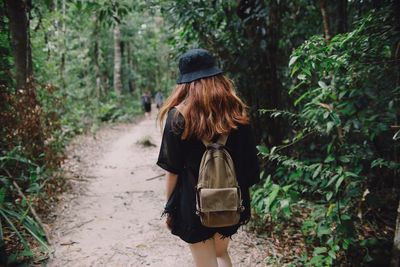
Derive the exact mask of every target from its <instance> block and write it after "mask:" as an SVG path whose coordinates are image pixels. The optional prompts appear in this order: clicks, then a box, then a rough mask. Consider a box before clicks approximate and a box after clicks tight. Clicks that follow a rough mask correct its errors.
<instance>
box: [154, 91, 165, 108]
mask: <svg viewBox="0 0 400 267" xmlns="http://www.w3.org/2000/svg"><path fill="white" fill-rule="evenodd" d="M155 101H156V105H157V108H158V110H160V108H161V107H162V105H163V104H164V95H163V93H162V92H161V90H158V92H157V94H156V97H155Z"/></svg>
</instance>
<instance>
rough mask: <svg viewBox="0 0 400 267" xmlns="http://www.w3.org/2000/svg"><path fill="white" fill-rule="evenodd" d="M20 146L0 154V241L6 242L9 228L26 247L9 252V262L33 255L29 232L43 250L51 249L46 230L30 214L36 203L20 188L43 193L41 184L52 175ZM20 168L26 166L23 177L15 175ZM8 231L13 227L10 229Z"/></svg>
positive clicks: (23, 168)
mask: <svg viewBox="0 0 400 267" xmlns="http://www.w3.org/2000/svg"><path fill="white" fill-rule="evenodd" d="M18 150H19V148H16V149H14V150H12V151H10V152H8V153H6V154H0V185H1V187H0V221H1V234H0V237H1V240H0V242H1V244H4V238H5V237H4V232H5V230H7V229H9V230H10V231H11V232H14V233H15V234H16V236H17V237H18V238H19V240H20V242H21V243H22V245H23V250H22V251H19V250H15V251H14V252H13V253H12V254H11V255H10V256H9V259H8V261H9V262H8V263H9V264H11V263H14V262H15V261H19V260H21V257H22V258H23V257H31V256H33V252H32V248H31V246H30V245H29V242H28V241H27V236H31V238H34V239H36V240H37V242H38V243H39V245H40V248H41V250H42V251H43V252H49V251H50V249H49V247H48V244H47V242H46V239H45V234H44V232H43V230H42V229H41V227H40V226H39V225H38V223H37V222H36V221H35V220H34V219H32V218H31V217H30V216H29V213H30V211H29V208H30V205H32V204H31V200H30V199H27V198H25V196H22V195H21V194H20V192H19V190H20V189H19V188H21V187H22V188H25V190H24V191H25V193H26V194H29V195H30V198H32V197H34V196H39V194H40V193H41V192H40V191H41V188H42V186H43V184H44V183H45V181H46V180H47V179H48V177H47V176H46V174H45V173H44V169H43V167H40V166H39V165H37V164H35V163H34V162H32V161H31V160H29V159H27V158H24V157H21V156H20V154H21V151H18ZM16 169H20V170H24V171H23V172H22V174H21V175H20V176H19V177H14V176H13V175H12V173H13V172H15V170H16ZM3 173H4V174H5V175H3ZM17 186H18V187H19V188H17ZM22 229H23V230H24V231H22ZM8 234H9V231H7V235H8ZM7 238H9V237H7Z"/></svg>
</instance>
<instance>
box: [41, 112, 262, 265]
mask: <svg viewBox="0 0 400 267" xmlns="http://www.w3.org/2000/svg"><path fill="white" fill-rule="evenodd" d="M154 113H155V112H154V111H153V114H152V116H151V117H149V118H141V119H140V120H137V121H136V122H135V123H131V124H119V125H111V126H107V127H104V128H103V129H101V130H100V131H99V132H98V133H96V135H95V136H93V135H82V136H79V137H77V138H76V139H75V140H74V142H72V144H71V145H70V147H69V148H68V151H67V156H68V158H67V160H66V161H65V164H64V167H63V168H64V171H65V172H66V174H68V175H67V179H68V183H69V184H70V189H69V190H68V191H67V192H66V193H64V194H63V195H62V196H61V201H60V202H59V205H58V207H57V208H56V210H55V211H53V212H52V215H53V217H55V218H56V219H55V221H54V222H53V223H52V226H51V241H52V245H53V248H54V254H53V256H52V258H51V259H50V260H49V262H48V263H47V266H65V267H66V266H135V267H136V266H154V267H158V266H160V267H161V266H162V267H174V266H185V267H186V266H193V261H192V259H191V254H190V250H189V248H188V246H187V244H186V243H185V242H183V241H181V240H180V239H179V238H178V237H176V236H173V235H171V234H170V233H169V231H168V229H167V228H166V226H165V224H164V220H163V219H161V218H160V215H161V212H162V209H163V204H164V183H165V180H164V176H163V175H162V174H163V173H164V171H163V170H162V169H161V168H159V167H158V166H156V164H155V162H156V160H157V156H158V150H159V144H160V142H161V132H160V129H159V128H157V127H156V121H155V114H154ZM146 140H147V141H151V143H152V144H154V145H150V146H149V144H148V145H147V146H145V145H144V143H145V142H144V141H146ZM265 242H266V239H264V238H261V237H256V235H255V234H253V233H252V232H250V231H247V230H246V229H241V230H240V231H239V232H238V234H236V235H234V237H233V241H232V242H231V246H230V254H231V257H232V260H233V264H234V266H235V267H239V266H243V267H249V266H256V267H258V266H266V265H265V261H264V259H266V257H267V256H268V251H267V249H266V244H265ZM261 248H263V249H261Z"/></svg>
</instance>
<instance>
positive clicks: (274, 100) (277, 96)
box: [267, 0, 283, 145]
mask: <svg viewBox="0 0 400 267" xmlns="http://www.w3.org/2000/svg"><path fill="white" fill-rule="evenodd" d="M278 2H279V1H276V0H272V1H270V4H269V16H268V19H269V21H268V33H269V42H268V45H267V49H268V60H267V62H268V66H269V70H268V72H269V76H270V78H269V80H270V85H269V86H268V87H269V88H268V94H269V98H270V100H269V102H270V103H269V105H270V108H272V109H278V110H279V109H281V108H282V106H283V105H282V97H281V91H282V85H281V82H280V80H279V78H278V69H277V65H278V60H277V59H278V57H279V54H278V53H279V51H278V41H279V36H278V34H279V32H280V30H279V27H280V14H279V6H278ZM267 131H268V132H269V135H268V143H269V144H271V145H278V144H280V143H281V141H282V136H283V134H282V126H281V125H280V122H279V120H277V119H272V118H270V129H268V130H267Z"/></svg>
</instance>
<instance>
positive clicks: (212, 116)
mask: <svg viewBox="0 0 400 267" xmlns="http://www.w3.org/2000/svg"><path fill="white" fill-rule="evenodd" d="M179 104H181V105H180V106H181V107H182V108H180V109H179V110H180V111H182V115H183V117H184V119H185V128H184V131H183V133H182V139H187V138H189V137H191V136H194V137H196V138H198V139H205V140H211V139H212V138H213V137H214V136H216V135H225V134H229V132H230V131H231V130H232V129H237V127H238V125H239V124H248V123H249V116H248V112H247V109H248V108H247V106H246V105H245V104H244V103H243V101H242V100H241V99H240V98H239V97H238V96H237V95H236V92H235V89H234V86H233V82H232V81H231V80H229V79H228V78H226V77H225V76H224V75H222V74H220V75H216V76H212V77H207V78H202V79H200V80H196V81H193V82H191V83H183V84H178V85H177V86H176V88H175V90H174V91H173V92H172V94H171V96H170V97H168V99H167V100H166V101H165V103H164V105H163V106H162V108H161V109H160V113H159V116H158V119H159V122H160V125H162V122H163V121H164V118H165V116H166V115H167V114H168V111H169V110H170V109H171V108H173V107H175V106H178V105H179ZM176 114H178V113H176ZM176 118H177V116H176V117H175V118H174V119H176Z"/></svg>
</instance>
